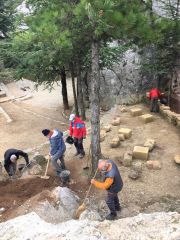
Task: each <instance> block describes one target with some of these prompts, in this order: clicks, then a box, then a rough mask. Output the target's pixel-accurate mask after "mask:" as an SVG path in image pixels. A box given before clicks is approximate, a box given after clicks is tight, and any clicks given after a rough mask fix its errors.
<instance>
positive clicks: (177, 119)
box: [160, 105, 180, 130]
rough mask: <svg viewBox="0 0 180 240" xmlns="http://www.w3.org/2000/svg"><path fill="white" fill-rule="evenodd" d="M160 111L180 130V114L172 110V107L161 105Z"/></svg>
mask: <svg viewBox="0 0 180 240" xmlns="http://www.w3.org/2000/svg"><path fill="white" fill-rule="evenodd" d="M160 113H161V114H162V115H163V116H164V117H165V118H166V119H167V120H168V121H169V122H170V123H172V124H173V125H174V126H176V127H177V128H178V129H179V130H180V114H178V113H175V112H173V111H171V110H170V107H168V106H164V105H161V106H160Z"/></svg>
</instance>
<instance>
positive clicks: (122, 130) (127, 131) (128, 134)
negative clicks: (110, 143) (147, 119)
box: [118, 128, 132, 139]
mask: <svg viewBox="0 0 180 240" xmlns="http://www.w3.org/2000/svg"><path fill="white" fill-rule="evenodd" d="M118 133H119V134H124V136H125V138H126V139H128V138H130V137H131V135H132V130H131V129H129V128H120V129H119V131H118Z"/></svg>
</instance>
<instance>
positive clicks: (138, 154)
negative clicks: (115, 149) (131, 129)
mask: <svg viewBox="0 0 180 240" xmlns="http://www.w3.org/2000/svg"><path fill="white" fill-rule="evenodd" d="M148 154H149V148H148V147H140V146H135V147H134V150H133V158H136V159H141V160H147V159H148Z"/></svg>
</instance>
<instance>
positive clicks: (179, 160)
mask: <svg viewBox="0 0 180 240" xmlns="http://www.w3.org/2000/svg"><path fill="white" fill-rule="evenodd" d="M174 161H175V163H177V164H180V154H176V155H175V156H174Z"/></svg>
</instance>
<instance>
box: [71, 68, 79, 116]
mask: <svg viewBox="0 0 180 240" xmlns="http://www.w3.org/2000/svg"><path fill="white" fill-rule="evenodd" d="M70 69H71V78H72V89H73V96H74V107H75V112H76V116H79V110H78V102H77V96H76V85H75V76H74V66H73V64H71V66H70Z"/></svg>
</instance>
